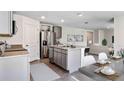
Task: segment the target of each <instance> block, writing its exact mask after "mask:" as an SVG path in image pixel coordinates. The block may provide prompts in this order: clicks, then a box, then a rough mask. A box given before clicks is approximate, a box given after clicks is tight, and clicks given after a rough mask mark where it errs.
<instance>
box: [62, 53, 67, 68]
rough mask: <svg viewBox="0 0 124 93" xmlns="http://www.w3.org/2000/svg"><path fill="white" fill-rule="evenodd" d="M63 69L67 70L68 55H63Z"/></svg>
mask: <svg viewBox="0 0 124 93" xmlns="http://www.w3.org/2000/svg"><path fill="white" fill-rule="evenodd" d="M62 67H63V68H64V69H67V55H66V54H63V53H62Z"/></svg>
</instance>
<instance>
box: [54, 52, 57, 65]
mask: <svg viewBox="0 0 124 93" xmlns="http://www.w3.org/2000/svg"><path fill="white" fill-rule="evenodd" d="M57 58H58V56H57V51H55V50H54V63H56V64H57Z"/></svg>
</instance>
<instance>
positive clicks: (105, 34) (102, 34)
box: [94, 29, 114, 47]
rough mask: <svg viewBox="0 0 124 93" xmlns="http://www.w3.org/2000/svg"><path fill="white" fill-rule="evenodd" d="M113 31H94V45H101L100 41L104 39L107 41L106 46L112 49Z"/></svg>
mask: <svg viewBox="0 0 124 93" xmlns="http://www.w3.org/2000/svg"><path fill="white" fill-rule="evenodd" d="M113 35H114V31H113V30H112V29H110V30H109V29H108V30H95V31H94V44H96V43H97V44H99V45H102V40H103V39H104V38H105V39H106V40H107V46H108V47H112V46H113V44H112V36H113Z"/></svg>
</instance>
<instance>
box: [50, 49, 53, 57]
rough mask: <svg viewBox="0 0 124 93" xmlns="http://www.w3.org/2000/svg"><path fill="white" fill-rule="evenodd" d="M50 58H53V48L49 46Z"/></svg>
mask: <svg viewBox="0 0 124 93" xmlns="http://www.w3.org/2000/svg"><path fill="white" fill-rule="evenodd" d="M49 58H53V48H49Z"/></svg>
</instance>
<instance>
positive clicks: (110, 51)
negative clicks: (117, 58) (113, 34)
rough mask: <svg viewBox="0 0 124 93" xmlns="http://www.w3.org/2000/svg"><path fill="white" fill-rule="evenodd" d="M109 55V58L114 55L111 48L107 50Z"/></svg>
mask: <svg viewBox="0 0 124 93" xmlns="http://www.w3.org/2000/svg"><path fill="white" fill-rule="evenodd" d="M109 54H110V56H113V55H114V49H113V48H109Z"/></svg>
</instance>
